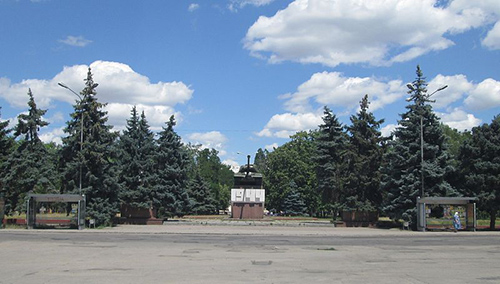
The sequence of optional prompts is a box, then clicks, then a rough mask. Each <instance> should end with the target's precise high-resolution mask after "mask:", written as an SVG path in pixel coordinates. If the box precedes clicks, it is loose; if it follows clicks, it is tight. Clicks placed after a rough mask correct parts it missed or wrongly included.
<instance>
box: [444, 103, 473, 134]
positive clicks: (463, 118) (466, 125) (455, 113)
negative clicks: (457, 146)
mask: <svg viewBox="0 0 500 284" xmlns="http://www.w3.org/2000/svg"><path fill="white" fill-rule="evenodd" d="M438 115H439V116H440V117H441V121H442V122H443V123H444V124H446V125H448V126H449V127H451V128H455V129H457V130H459V131H464V130H470V129H472V128H473V127H475V126H478V125H479V124H481V122H482V121H481V120H480V119H478V118H476V117H474V115H473V114H470V113H466V112H465V111H464V110H462V109H460V108H455V109H453V110H452V111H451V112H450V113H438Z"/></svg>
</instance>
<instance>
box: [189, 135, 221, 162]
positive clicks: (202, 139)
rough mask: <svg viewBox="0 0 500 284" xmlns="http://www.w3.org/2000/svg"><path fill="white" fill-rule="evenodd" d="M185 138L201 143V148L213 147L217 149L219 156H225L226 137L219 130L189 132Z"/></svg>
mask: <svg viewBox="0 0 500 284" xmlns="http://www.w3.org/2000/svg"><path fill="white" fill-rule="evenodd" d="M187 140H188V141H190V142H191V143H193V144H195V145H197V144H199V145H201V148H202V149H207V148H208V149H212V148H213V149H215V150H217V151H219V156H225V155H226V154H227V152H226V151H225V150H224V148H225V143H226V142H227V137H226V136H225V135H224V134H222V133H220V132H219V131H210V132H205V133H191V134H189V135H187Z"/></svg>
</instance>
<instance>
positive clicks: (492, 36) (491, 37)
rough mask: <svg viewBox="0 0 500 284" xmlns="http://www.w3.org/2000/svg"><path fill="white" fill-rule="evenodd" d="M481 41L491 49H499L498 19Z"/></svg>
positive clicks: (499, 32) (499, 23) (499, 25)
mask: <svg viewBox="0 0 500 284" xmlns="http://www.w3.org/2000/svg"><path fill="white" fill-rule="evenodd" d="M481 43H482V44H483V45H484V46H486V47H487V48H489V49H492V50H498V49H500V21H499V22H497V23H496V24H495V26H494V27H493V28H492V29H491V30H490V31H489V32H488V34H487V35H486V37H485V38H484V39H483V41H482V42H481Z"/></svg>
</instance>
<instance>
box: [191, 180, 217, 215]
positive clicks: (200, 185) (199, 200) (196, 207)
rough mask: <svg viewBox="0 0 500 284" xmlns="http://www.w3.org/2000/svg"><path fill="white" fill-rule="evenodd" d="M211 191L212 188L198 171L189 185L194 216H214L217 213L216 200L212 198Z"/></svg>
mask: <svg viewBox="0 0 500 284" xmlns="http://www.w3.org/2000/svg"><path fill="white" fill-rule="evenodd" d="M210 191H211V190H210V187H209V186H208V184H207V183H206V182H205V181H204V180H203V178H202V177H201V175H200V173H199V172H198V171H197V172H196V174H195V176H194V178H193V179H191V180H190V181H189V183H188V194H189V199H190V201H191V213H192V214H196V215H212V214H216V213H217V208H216V207H215V200H214V199H213V198H212V196H211V192H210Z"/></svg>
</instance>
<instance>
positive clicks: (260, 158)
mask: <svg viewBox="0 0 500 284" xmlns="http://www.w3.org/2000/svg"><path fill="white" fill-rule="evenodd" d="M268 154H269V152H268V151H267V150H262V149H261V148H259V150H257V153H255V158H254V165H255V169H256V170H257V171H258V172H260V173H263V172H265V171H266V159H267V155H268Z"/></svg>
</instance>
